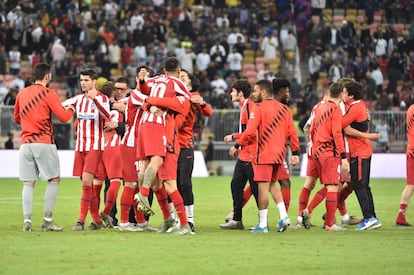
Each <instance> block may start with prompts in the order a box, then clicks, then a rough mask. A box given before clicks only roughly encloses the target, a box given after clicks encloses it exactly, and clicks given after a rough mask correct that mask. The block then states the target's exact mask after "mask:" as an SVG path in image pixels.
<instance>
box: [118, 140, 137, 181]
mask: <svg viewBox="0 0 414 275" xmlns="http://www.w3.org/2000/svg"><path fill="white" fill-rule="evenodd" d="M121 155H122V177H123V178H124V181H125V182H138V175H137V163H138V162H137V159H136V148H135V147H129V146H126V145H124V144H122V145H121Z"/></svg>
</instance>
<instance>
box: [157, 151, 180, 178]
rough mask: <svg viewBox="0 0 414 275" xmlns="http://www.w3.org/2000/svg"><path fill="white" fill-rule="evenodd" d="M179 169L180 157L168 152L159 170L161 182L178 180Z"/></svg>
mask: <svg viewBox="0 0 414 275" xmlns="http://www.w3.org/2000/svg"><path fill="white" fill-rule="evenodd" d="M177 167H178V155H177V154H174V153H169V152H167V154H166V156H165V158H164V162H163V164H162V165H161V167H160V168H159V169H158V178H159V180H176V179H177Z"/></svg>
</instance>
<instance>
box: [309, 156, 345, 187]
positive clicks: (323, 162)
mask: <svg viewBox="0 0 414 275" xmlns="http://www.w3.org/2000/svg"><path fill="white" fill-rule="evenodd" d="M340 162H341V159H340V158H335V157H328V158H319V159H316V160H315V164H316V168H317V169H318V174H319V179H320V182H321V183H322V184H339V175H340V172H341V165H340Z"/></svg>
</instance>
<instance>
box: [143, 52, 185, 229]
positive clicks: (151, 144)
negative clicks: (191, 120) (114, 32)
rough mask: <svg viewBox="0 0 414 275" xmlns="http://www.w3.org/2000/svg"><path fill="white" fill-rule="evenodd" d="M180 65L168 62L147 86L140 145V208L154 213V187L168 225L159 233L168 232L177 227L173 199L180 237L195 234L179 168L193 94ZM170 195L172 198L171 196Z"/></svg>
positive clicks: (165, 223)
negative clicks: (180, 184)
mask: <svg viewBox="0 0 414 275" xmlns="http://www.w3.org/2000/svg"><path fill="white" fill-rule="evenodd" d="M179 74H180V63H179V61H178V59H176V58H175V57H170V58H168V59H167V60H166V61H165V63H164V74H163V75H159V76H156V77H154V78H152V79H149V80H148V81H147V82H146V84H147V85H148V87H151V92H150V96H149V97H147V98H146V99H145V102H146V104H147V106H146V111H144V113H143V115H142V119H141V123H140V128H139V133H138V136H139V139H140V144H139V146H138V149H137V156H138V158H139V159H141V160H142V168H141V169H140V172H139V175H138V179H139V186H140V188H141V190H140V192H139V193H138V194H137V196H136V199H137V200H138V202H139V204H138V209H140V210H141V211H143V212H144V213H147V214H154V211H153V210H152V209H151V207H150V205H149V202H148V195H149V190H150V188H152V189H153V191H154V193H155V195H156V197H157V200H158V203H159V205H160V208H161V211H162V213H163V219H164V222H163V224H162V225H161V228H160V230H159V231H158V232H160V233H164V232H167V230H168V229H169V228H170V227H172V226H174V223H175V220H174V219H173V218H172V217H171V214H170V207H169V205H168V196H170V198H171V200H172V202H173V204H174V207H175V209H176V211H177V215H178V217H179V220H180V228H179V229H178V230H177V231H176V234H177V235H187V234H191V233H192V231H191V228H190V226H189V225H188V223H187V217H186V213H185V208H184V203H183V199H182V197H181V195H180V193H179V191H178V189H177V166H178V154H179V151H180V146H179V144H178V137H177V134H176V133H177V131H178V129H179V127H180V126H181V124H182V123H183V121H184V119H185V116H186V115H187V113H188V110H189V109H190V100H189V99H190V93H189V92H188V90H187V87H186V86H185V84H184V83H183V82H182V81H181V80H179V78H178V77H179ZM167 194H168V195H167Z"/></svg>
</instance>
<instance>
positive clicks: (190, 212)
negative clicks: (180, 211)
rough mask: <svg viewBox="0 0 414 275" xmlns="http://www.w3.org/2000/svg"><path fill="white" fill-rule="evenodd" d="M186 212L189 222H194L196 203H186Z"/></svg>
mask: <svg viewBox="0 0 414 275" xmlns="http://www.w3.org/2000/svg"><path fill="white" fill-rule="evenodd" d="M185 212H186V213H187V222H191V223H192V224H194V216H193V215H194V204H191V205H186V206H185Z"/></svg>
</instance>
